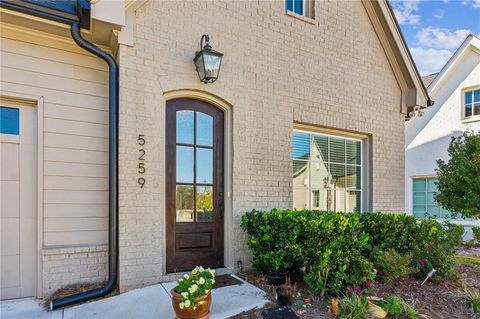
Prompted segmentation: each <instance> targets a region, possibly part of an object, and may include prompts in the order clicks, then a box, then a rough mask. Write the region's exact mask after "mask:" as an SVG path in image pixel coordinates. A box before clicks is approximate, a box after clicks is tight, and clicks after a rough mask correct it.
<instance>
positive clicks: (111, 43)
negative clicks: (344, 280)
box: [0, 0, 429, 299]
mask: <svg viewBox="0 0 480 319" xmlns="http://www.w3.org/2000/svg"><path fill="white" fill-rule="evenodd" d="M12 2H13V5H12ZM32 3H33V4H32ZM65 3H66V2H63V1H32V0H29V1H13V0H12V1H7V0H2V1H0V4H1V6H2V8H1V16H0V18H1V23H0V27H1V37H2V38H1V41H2V42H1V44H2V45H1V50H2V51H1V54H2V56H1V57H2V58H1V62H0V64H1V83H0V84H1V91H0V96H1V103H2V112H1V117H2V121H5V123H9V124H8V125H6V126H5V127H4V126H2V135H1V138H2V139H1V142H2V144H1V147H2V177H1V178H2V215H1V218H2V230H1V231H2V274H1V275H2V287H1V298H2V299H5V298H15V297H25V296H37V297H46V296H48V295H49V294H51V293H52V292H54V291H55V290H57V289H58V288H61V287H64V286H66V285H68V284H75V283H80V282H101V281H104V280H105V279H107V277H108V278H110V281H109V282H108V285H107V288H108V289H109V288H111V287H112V286H114V285H115V284H116V283H117V282H118V284H119V288H120V291H121V292H123V291H126V290H128V289H132V288H136V287H140V286H143V285H149V284H154V283H157V282H159V281H165V280H173V279H175V278H178V276H179V274H178V273H176V272H179V271H183V270H186V269H189V268H192V267H193V266H194V265H197V264H201V265H203V266H211V267H218V268H219V270H218V273H228V272H233V271H236V270H237V269H238V266H239V262H241V263H243V264H244V265H245V267H247V266H248V261H249V257H250V253H249V251H248V248H247V246H246V243H245V238H246V236H245V234H244V232H243V231H242V230H241V228H240V218H241V216H242V214H243V213H244V212H245V211H249V210H251V209H254V208H256V209H270V208H274V207H279V208H292V207H296V208H315V209H331V210H336V211H353V210H361V211H372V210H376V211H388V212H399V211H403V208H404V189H403V188H402V187H399V185H403V184H404V169H405V168H404V158H403V154H404V118H405V115H406V114H407V113H408V112H409V111H411V110H412V109H414V108H418V107H426V106H427V104H429V103H428V101H429V97H428V94H427V92H426V91H425V88H424V86H423V84H422V82H421V78H420V76H419V74H418V72H417V71H416V69H415V66H414V63H413V61H412V59H411V57H410V55H409V53H408V49H407V47H406V44H405V43H404V41H403V39H402V37H401V33H400V29H399V27H398V25H397V23H396V21H395V19H394V16H393V13H392V10H391V8H390V7H389V4H388V3H387V2H386V1H384V0H380V1H370V0H365V1H312V0H310V1H292V0H287V1H285V2H284V1H257V2H251V1H234V2H229V1H223V2H216V1H209V2H205V1H184V2H182V1H132V0H131V1H125V2H123V1H106V0H99V1H92V2H85V1H84V0H79V1H77V2H71V3H74V4H75V5H76V7H74V8H68V7H67V8H65ZM119 4H120V5H119ZM303 4H305V6H304V5H303ZM45 5H48V6H49V8H48V10H45V8H44V7H42V6H45ZM56 5H58V7H57V6H56ZM85 6H86V7H85ZM90 6H91V11H88V10H87V9H89V8H90ZM25 7H26V8H27V9H25ZM87 7H88V8H87ZM42 10H43V11H47V12H46V13H45V12H43V11H42ZM75 21H77V22H79V23H81V24H82V28H83V29H84V32H83V35H84V37H85V38H87V39H88V40H90V41H93V42H94V43H95V44H96V45H98V46H100V47H101V48H102V49H104V50H106V51H108V52H109V53H110V54H112V55H113V56H114V57H115V59H116V61H117V62H118V65H119V72H120V75H119V85H118V89H119V94H120V102H119V117H118V126H117V125H116V124H117V119H116V118H115V109H116V107H115V103H113V102H114V101H115V99H114V97H115V96H116V95H115V89H116V83H115V79H116V78H115V76H114V72H113V71H112V72H113V73H111V74H113V75H112V76H110V77H109V76H108V72H107V71H108V70H109V68H108V67H107V66H106V64H105V62H104V61H102V59H100V58H99V57H97V56H94V55H91V54H89V53H86V51H84V50H83V49H81V48H79V47H78V45H76V44H75V43H74V42H73V41H72V39H71V36H70V31H69V29H70V26H69V24H72V23H73V22H75ZM72 30H73V31H72V32H73V33H74V34H75V39H77V43H79V44H80V45H82V46H84V47H89V48H90V50H91V52H94V53H96V54H98V51H96V50H95V49H94V48H92V47H90V46H88V45H86V44H85V42H84V41H82V40H81V39H80V37H79V35H78V33H76V30H77V29H76V24H74V27H73V28H72ZM202 34H208V35H210V44H211V45H212V47H213V48H214V49H215V50H217V51H220V52H222V53H223V54H224V56H223V61H222V63H221V70H220V75H219V78H218V80H217V81H216V82H215V83H213V84H204V83H202V82H200V81H199V78H198V75H197V72H196V71H195V67H194V63H193V61H192V59H193V57H194V56H195V51H198V50H199V47H200V38H201V36H202ZM104 58H105V59H107V60H108V57H105V56H104ZM109 61H110V66H111V69H110V70H114V69H115V68H114V63H113V62H112V61H111V60H109ZM109 81H111V82H109ZM109 83H113V85H109ZM109 87H110V89H111V90H110V91H109ZM109 92H110V95H109ZM109 97H110V98H109ZM112 101H113V102H112ZM109 104H110V111H109V108H108V106H109ZM112 104H113V105H112ZM2 123H3V122H2ZM117 137H118V139H117ZM117 147H118V162H117V158H116V155H117ZM292 150H293V152H292ZM109 154H110V157H109V156H108V155H109ZM117 163H118V166H117ZM117 169H118V170H117ZM292 170H293V174H292ZM117 174H118V175H117ZM117 203H118V206H117ZM109 207H110V209H109ZM117 216H118V219H117ZM117 232H118V242H117ZM117 243H118V245H117ZM108 245H110V246H108ZM117 248H118V250H117ZM117 261H118V265H117ZM108 265H109V266H108ZM108 289H106V290H108Z"/></svg>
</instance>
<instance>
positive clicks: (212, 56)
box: [193, 34, 223, 84]
mask: <svg viewBox="0 0 480 319" xmlns="http://www.w3.org/2000/svg"><path fill="white" fill-rule="evenodd" d="M209 41H210V37H209V36H208V34H204V35H202V39H201V40H200V51H197V52H195V58H194V59H193V62H194V63H195V68H196V69H197V73H198V77H199V78H200V81H202V82H203V83H205V84H206V83H213V82H215V81H216V80H217V79H218V74H219V73H220V66H221V64H222V57H223V53H220V52H218V51H215V50H213V49H212V47H211V46H210V43H209ZM204 42H205V45H204Z"/></svg>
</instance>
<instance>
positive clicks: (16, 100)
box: [0, 90, 44, 298]
mask: <svg viewBox="0 0 480 319" xmlns="http://www.w3.org/2000/svg"><path fill="white" fill-rule="evenodd" d="M0 101H1V102H2V104H3V103H5V105H6V106H23V107H33V108H35V109H36V110H35V111H36V118H37V121H36V125H37V132H36V133H37V144H36V155H37V156H36V157H37V160H36V162H37V165H36V175H37V176H36V177H37V185H36V188H37V192H36V195H37V196H36V198H35V200H36V202H37V205H36V207H37V213H36V216H37V220H36V223H37V227H36V229H37V234H36V236H35V239H36V249H37V258H36V263H35V265H34V268H35V271H34V272H35V277H36V280H35V286H36V287H35V297H36V298H43V264H42V249H43V103H44V97H43V96H41V95H30V94H18V93H15V92H10V91H5V90H0Z"/></svg>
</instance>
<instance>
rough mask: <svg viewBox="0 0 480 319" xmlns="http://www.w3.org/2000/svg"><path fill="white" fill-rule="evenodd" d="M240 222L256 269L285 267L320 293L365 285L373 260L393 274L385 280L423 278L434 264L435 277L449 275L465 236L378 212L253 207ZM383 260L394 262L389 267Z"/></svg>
mask: <svg viewBox="0 0 480 319" xmlns="http://www.w3.org/2000/svg"><path fill="white" fill-rule="evenodd" d="M241 227H242V228H243V230H245V231H246V232H247V234H248V239H247V244H248V246H249V247H250V249H251V251H252V266H253V267H254V268H255V269H257V270H259V271H261V272H264V273H268V272H270V271H272V270H279V269H282V270H285V271H287V272H289V273H290V274H291V275H293V277H292V278H301V279H303V281H304V282H305V284H306V285H307V287H308V288H309V289H311V290H312V291H315V292H316V293H318V294H319V295H320V296H322V297H323V296H324V295H325V294H331V295H337V296H338V295H339V294H341V293H342V292H343V291H344V289H345V287H347V286H348V285H350V286H352V287H360V289H364V287H365V286H366V283H370V282H371V280H372V279H373V278H374V265H375V266H378V265H380V267H379V268H381V269H379V270H380V273H381V274H383V273H390V274H392V278H388V280H390V279H392V280H393V277H398V276H402V275H403V274H407V273H409V272H410V271H412V273H413V274H414V275H416V276H418V277H420V278H424V277H425V276H426V274H428V273H429V272H430V271H431V270H432V269H435V270H436V274H435V276H434V279H435V280H436V281H438V282H442V281H443V280H445V279H446V278H447V280H448V278H451V276H453V274H454V268H453V267H454V260H453V255H454V252H455V248H456V247H457V246H458V245H459V244H460V243H461V240H462V235H463V228H462V227H461V226H456V225H452V224H446V225H443V226H442V224H440V223H439V222H438V221H436V220H433V219H423V220H421V221H417V220H416V219H415V218H414V217H413V216H407V215H404V214H386V213H379V212H377V213H336V212H322V211H308V210H304V211H296V210H288V209H287V210H278V209H273V210H271V211H257V210H253V211H250V212H247V213H246V214H245V215H244V216H243V217H242V222H241ZM382 252H387V253H386V255H385V253H383V256H382ZM387 260H390V261H391V262H392V263H395V264H394V265H391V266H392V268H388V267H389V266H387V263H388V261H387ZM409 260H410V262H408V261H409ZM382 265H383V266H382Z"/></svg>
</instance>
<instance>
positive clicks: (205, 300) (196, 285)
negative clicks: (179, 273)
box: [171, 266, 215, 319]
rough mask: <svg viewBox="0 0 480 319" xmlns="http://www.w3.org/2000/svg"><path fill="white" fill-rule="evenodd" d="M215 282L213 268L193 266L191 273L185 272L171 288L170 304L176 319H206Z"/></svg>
mask: <svg viewBox="0 0 480 319" xmlns="http://www.w3.org/2000/svg"><path fill="white" fill-rule="evenodd" d="M214 283H215V270H212V269H210V268H208V269H204V268H203V267H201V266H199V267H198V266H197V267H195V269H193V270H192V273H191V275H188V274H185V275H183V278H180V279H179V280H178V285H177V286H176V287H175V288H173V289H172V291H171V294H172V305H173V309H174V311H175V314H176V315H177V318H178V319H208V318H209V315H210V304H211V303H212V296H211V290H212V286H213V284H214Z"/></svg>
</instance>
